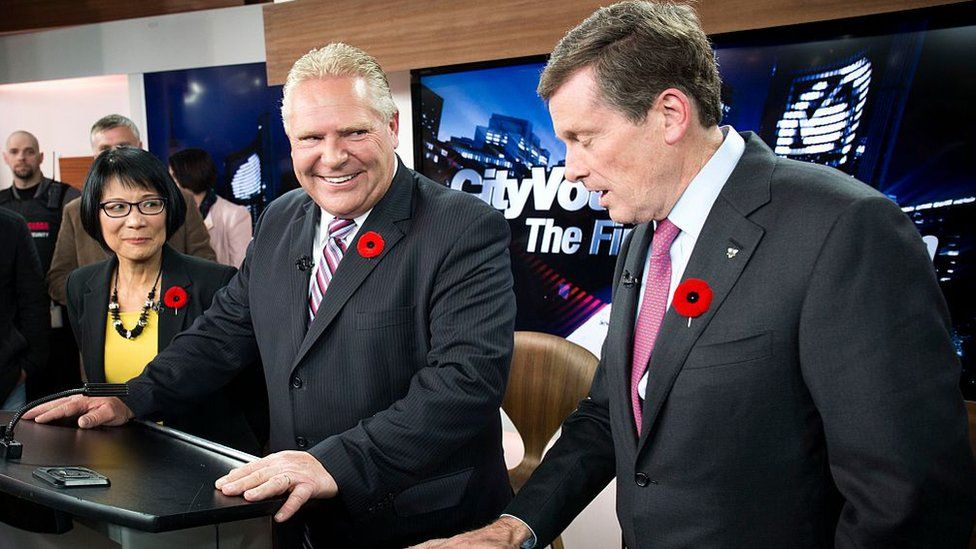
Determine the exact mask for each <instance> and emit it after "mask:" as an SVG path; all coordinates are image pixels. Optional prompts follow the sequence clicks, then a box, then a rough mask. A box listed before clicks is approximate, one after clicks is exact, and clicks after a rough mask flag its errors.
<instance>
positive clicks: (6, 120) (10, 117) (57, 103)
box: [0, 75, 145, 189]
mask: <svg viewBox="0 0 976 549" xmlns="http://www.w3.org/2000/svg"><path fill="white" fill-rule="evenodd" d="M140 80H141V79H140ZM113 112H115V113H120V114H124V115H127V116H128V115H130V114H132V109H131V108H130V101H129V78H128V77H127V76H126V75H111V76H94V77H89V78H72V79H67V80H52V81H47V82H29V83H25V84H6V85H3V86H0V142H4V143H5V142H6V139H7V136H8V135H10V134H11V133H12V132H14V131H16V130H27V131H29V132H31V133H33V134H34V135H35V136H37V139H38V141H39V143H40V148H41V151H42V152H43V153H44V163H43V164H42V166H41V171H42V172H44V175H46V176H48V177H54V178H57V177H58V176H59V175H60V174H59V173H58V171H57V169H56V166H57V160H56V159H57V158H59V157H62V156H88V155H90V154H91V147H90V145H89V143H88V130H89V128H91V125H92V123H93V122H94V121H95V120H97V119H98V118H99V117H100V116H102V115H105V114H108V113H113ZM142 119H143V123H144V121H145V115H143V117H142ZM12 179H13V176H12V175H11V173H10V169H9V168H8V167H7V166H6V165H3V166H0V189H5V188H7V187H9V186H10V185H11V183H12Z"/></svg>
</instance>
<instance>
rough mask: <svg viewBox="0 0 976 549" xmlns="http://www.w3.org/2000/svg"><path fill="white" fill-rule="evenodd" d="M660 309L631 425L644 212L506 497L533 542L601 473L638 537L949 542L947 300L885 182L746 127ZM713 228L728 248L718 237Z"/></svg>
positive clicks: (955, 406) (958, 493) (964, 455)
mask: <svg viewBox="0 0 976 549" xmlns="http://www.w3.org/2000/svg"><path fill="white" fill-rule="evenodd" d="M743 137H745V139H746V141H747V143H746V149H745V154H744V155H743V156H742V158H741V160H740V161H739V164H738V165H737V166H736V168H735V170H734V172H733V173H732V175H731V176H730V178H729V180H728V181H727V183H726V185H725V187H724V189H723V190H722V192H721V194H720V195H719V197H718V199H717V200H716V202H715V205H714V206H713V207H712V210H711V212H710V213H709V215H708V218H707V220H706V222H705V225H704V227H703V229H702V232H701V234H700V235H699V238H698V241H697V243H696V245H695V249H694V252H693V253H692V256H691V258H690V261H689V263H688V266H687V268H686V270H685V272H684V275H683V278H685V279H687V278H700V279H703V280H705V281H706V282H707V283H708V284H709V285H710V286H711V288H712V290H713V291H714V300H713V302H712V305H711V307H710V308H709V310H708V311H707V312H706V313H705V314H704V315H702V316H701V317H699V318H696V319H694V320H693V321H692V323H691V327H690V328H689V327H688V323H687V319H686V318H682V317H679V316H678V314H677V313H676V312H675V310H674V308H670V309H669V310H668V312H667V313H666V315H665V318H664V322H663V325H662V328H661V333H660V334H659V336H658V339H657V344H656V348H655V349H654V352H653V356H652V358H651V360H650V364H649V368H648V372H649V378H648V379H649V380H648V386H647V393H646V395H647V398H646V401H645V405H644V412H643V416H644V417H643V426H642V431H641V432H642V436H641V437H640V439H639V440H638V439H637V437H636V434H635V433H636V431H635V427H634V421H633V419H632V413H631V408H630V398H629V396H628V395H629V393H628V386H629V380H630V362H631V353H632V348H633V331H634V321H635V315H636V312H637V310H636V307H637V300H638V295H639V292H641V291H642V289H641V287H640V286H639V285H638V286H634V287H629V288H628V287H625V286H623V285H621V284H620V283H619V281H620V279H621V274H622V272H623V270H628V271H630V272H631V273H633V274H634V275H635V276H637V277H638V279H639V278H640V273H641V272H642V271H643V266H644V260H645V258H646V254H647V252H648V249H649V247H650V241H651V238H652V234H653V231H652V229H651V228H650V227H649V226H648V225H641V226H638V227H637V228H636V229H635V230H634V231H633V233H632V234H631V235H630V237H629V238H628V239H627V240H626V243H625V244H624V246H623V248H622V249H621V253H620V257H619V260H618V264H617V269H616V274H615V278H614V281H615V282H614V301H613V311H612V313H611V319H610V330H609V333H608V335H607V339H606V341H605V343H604V347H603V354H602V359H601V362H600V366H599V369H598V371H597V374H596V377H595V378H594V382H593V386H592V388H591V391H590V396H589V397H588V398H587V399H586V400H584V401H583V402H581V404H580V407H579V409H578V410H577V411H576V412H575V413H574V414H573V415H572V416H570V418H569V419H567V420H566V422H565V424H564V425H563V430H562V437H561V438H560V440H559V442H558V443H557V444H556V445H555V446H554V448H553V449H552V450H551V451H550V452H549V454H547V455H546V458H545V460H544V461H543V463H542V465H541V466H540V467H539V469H538V470H537V471H536V473H535V475H533V477H532V478H531V479H530V480H529V482H528V483H527V484H526V486H525V487H524V488H523V489H522V490H521V491H520V492H519V494H518V496H517V497H516V499H515V501H514V502H513V503H512V504H511V505H510V507H509V508H508V509H507V510H506V512H508V513H511V514H513V515H515V516H518V517H520V518H522V519H523V520H525V521H526V522H527V523H528V524H529V525H530V526H531V527H532V528H533V529H534V530H535V532H536V534H537V535H538V537H539V541H540V543H545V542H548V541H549V540H550V539H552V537H553V536H555V535H557V534H559V532H560V531H561V530H562V529H563V528H564V527H565V526H566V525H567V524H568V523H569V522H570V521H571V520H572V518H573V517H574V516H575V515H576V514H577V513H578V512H579V511H580V510H581V509H582V508H583V506H584V505H585V504H586V502H588V501H589V500H590V499H592V497H593V496H595V495H596V493H598V491H599V490H600V489H602V488H603V487H604V486H605V485H606V484H607V482H608V481H609V480H610V479H611V478H612V477H613V476H616V477H617V512H618V517H619V520H620V524H621V527H622V529H623V535H624V540H625V542H626V544H627V546H628V547H630V548H634V549H636V548H641V547H830V546H834V545H836V546H839V547H901V546H914V547H964V546H966V544H967V540H968V538H969V534H970V532H971V531H972V526H973V517H974V493H976V490H974V470H973V456H972V453H971V450H970V447H969V439H968V435H967V424H966V412H965V410H964V407H963V403H962V399H961V396H960V392H959V388H958V384H959V375H960V366H959V363H958V361H957V359H956V357H955V354H954V352H953V347H952V344H951V342H950V325H949V315H948V312H947V308H946V305H945V301H944V300H943V297H942V294H941V292H940V290H939V287H938V284H937V283H936V279H935V273H934V270H933V268H932V264H931V262H930V261H929V258H928V255H927V253H926V250H925V246H924V245H923V243H922V240H921V238H920V237H919V234H918V231H917V230H916V229H915V227H914V226H913V225H912V223H911V221H910V220H909V219H908V218H907V217H906V216H905V215H904V214H903V213H902V212H901V211H900V210H899V209H898V207H897V206H896V205H895V204H894V203H893V202H891V201H890V200H889V199H887V198H886V197H884V196H882V195H881V194H879V193H877V192H876V191H874V190H872V189H870V188H869V187H867V186H866V185H863V184H861V183H859V182H857V181H855V180H853V179H852V178H850V177H848V176H846V175H844V174H841V173H840V172H837V171H835V170H832V169H829V168H825V167H822V166H817V165H814V164H806V163H800V162H794V161H790V160H785V159H781V158H777V157H776V156H774V155H773V154H772V152H771V151H770V150H769V149H768V148H767V147H766V146H765V145H764V144H763V143H762V142H761V141H760V140H759V138H758V137H756V136H755V135H754V134H751V133H750V134H744V135H743ZM729 248H734V249H737V250H738V253H737V254H735V255H734V257H731V258H730V257H728V256H729V255H730V254H729V252H728V249H729Z"/></svg>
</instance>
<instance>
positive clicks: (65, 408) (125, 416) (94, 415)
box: [24, 395, 135, 429]
mask: <svg viewBox="0 0 976 549" xmlns="http://www.w3.org/2000/svg"><path fill="white" fill-rule="evenodd" d="M74 416H80V417H78V427H81V428H82V429H91V428H93V427H98V426H99V425H110V426H116V425H122V424H124V423H125V422H127V421H129V420H130V419H132V418H133V417H134V416H135V414H133V413H132V410H130V409H129V407H128V406H126V405H125V404H124V403H123V402H122V401H121V400H120V399H119V398H117V397H87V396H82V395H74V396H69V397H65V398H59V399H58V400H52V401H51V402H48V403H47V404H42V405H40V406H38V407H36V408H34V409H33V410H30V411H29V412H27V413H26V414H24V419H33V420H34V421H36V422H38V423H48V422H51V421H55V420H58V419H61V418H66V417H74Z"/></svg>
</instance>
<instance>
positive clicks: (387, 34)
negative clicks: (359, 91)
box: [264, 0, 961, 84]
mask: <svg viewBox="0 0 976 549" xmlns="http://www.w3.org/2000/svg"><path fill="white" fill-rule="evenodd" d="M959 1H961V0H699V1H698V2H697V10H698V13H699V16H700V17H701V19H702V25H703V26H704V28H705V30H706V31H707V32H708V33H710V34H717V33H724V32H733V31H739V30H747V29H758V28H765V27H774V26H781V25H790V24H797V23H808V22H811V21H822V20H827V19H838V18H844V17H857V16H861V15H870V14H874V13H884V12H892V11H901V10H908V9H915V8H924V7H931V6H936V5H941V4H952V3H956V2H959ZM609 3H610V2H609V1H600V0H560V1H555V2H553V1H549V2H546V1H542V2H540V1H538V0H535V1H525V0H494V1H490V2H484V1H482V2H476V1H471V0H464V1H461V0H427V1H425V0H385V1H384V0H295V1H293V2H286V3H280V4H268V5H266V6H265V7H264V38H265V48H266V50H267V64H268V83H269V84H281V83H283V82H284V80H285V76H286V75H287V73H288V69H289V68H291V65H292V63H294V62H295V60H296V59H298V58H299V57H300V56H301V55H302V54H304V53H305V52H307V51H308V50H310V49H312V48H314V47H317V46H321V45H323V44H327V43H329V42H336V41H342V42H346V43H349V44H352V45H354V46H358V47H360V48H363V49H364V50H366V51H368V52H369V53H370V54H372V55H373V56H375V57H376V58H377V59H378V60H379V62H380V64H382V65H383V68H384V69H385V70H387V71H400V70H407V69H416V68H422V67H435V66H441V65H452V64H456V63H467V62H472V61H485V60H491V59H504V58H508V57H520V56H524V55H535V54H540V53H547V52H549V51H551V50H552V47H553V46H554V45H555V43H556V42H557V41H558V40H559V38H561V37H562V36H563V34H565V33H566V31H568V30H569V29H571V28H572V27H573V26H575V25H577V24H578V23H579V22H580V21H582V20H583V19H584V18H586V16H588V15H589V14H590V13H592V12H593V11H594V10H595V9H596V8H597V7H599V6H600V5H601V4H604V5H605V4H609Z"/></svg>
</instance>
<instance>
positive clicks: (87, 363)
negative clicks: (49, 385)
mask: <svg viewBox="0 0 976 549" xmlns="http://www.w3.org/2000/svg"><path fill="white" fill-rule="evenodd" d="M116 265H118V260H117V259H116V258H115V256H114V255H113V256H112V259H111V260H110V261H107V262H105V263H104V264H103V265H102V268H100V269H98V270H96V271H94V272H93V273H92V274H91V276H90V277H89V278H88V280H87V281H86V282H85V293H84V295H83V296H82V303H83V309H82V310H81V311H79V315H78V316H79V318H78V322H79V323H80V324H81V325H82V326H84V333H83V334H82V337H83V339H84V341H82V343H81V345H82V347H81V351H82V360H83V362H84V364H83V366H84V368H85V374H86V375H87V377H88V381H90V382H92V383H105V330H106V325H107V323H108V296H109V294H110V293H111V291H112V284H113V283H114V282H113V280H112V273H114V272H115V267H116ZM108 329H111V328H108Z"/></svg>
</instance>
